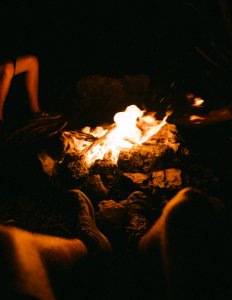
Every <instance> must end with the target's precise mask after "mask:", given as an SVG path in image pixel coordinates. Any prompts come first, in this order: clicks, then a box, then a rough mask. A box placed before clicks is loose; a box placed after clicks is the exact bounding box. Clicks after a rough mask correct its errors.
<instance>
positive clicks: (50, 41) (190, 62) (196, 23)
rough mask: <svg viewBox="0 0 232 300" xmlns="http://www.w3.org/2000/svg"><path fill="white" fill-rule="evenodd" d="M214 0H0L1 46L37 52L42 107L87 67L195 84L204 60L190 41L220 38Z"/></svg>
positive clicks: (13, 50) (16, 51)
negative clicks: (43, 0) (131, 0)
mask: <svg viewBox="0 0 232 300" xmlns="http://www.w3.org/2000/svg"><path fill="white" fill-rule="evenodd" d="M221 2H225V1H220V0H211V1H206V0H202V1H200V0H195V1H191V0H186V1H167V0H162V1H149V2H148V1H147V3H146V2H144V1H138V2H136V1H134V2H133V3H131V4H130V5H129V4H126V2H124V3H123V2H120V1H108V2H104V3H103V2H101V1H75V2H69V1H48V2H47V3H46V2H42V1H41V2H39V1H14V2H13V1H1V4H0V10H1V18H0V19H1V21H0V22H1V24H0V25H1V35H0V49H1V51H5V52H6V53H9V54H10V55H12V56H14V55H18V54H24V53H32V54H36V55H37V56H38V57H39V60H40V95H41V96H40V98H41V102H42V104H45V106H46V105H48V108H52V107H53V106H54V104H56V105H58V108H59V101H61V100H60V98H59V96H60V94H61V93H62V91H63V90H64V89H66V88H68V87H69V86H72V85H73V84H74V83H75V82H76V81H77V80H78V79H80V78H82V77H83V76H86V75H89V74H106V75H109V76H116V77H117V76H121V75H125V74H148V75H149V76H151V77H152V78H154V79H155V80H157V81H158V82H161V83H163V82H165V84H166V85H167V86H169V85H170V83H172V82H175V83H176V82H177V84H179V85H181V87H182V84H183V82H191V81H194V82H196V83H195V84H196V85H197V84H200V82H201V79H200V80H199V79H197V78H198V76H199V73H200V71H198V70H201V69H202V68H203V69H204V68H205V67H206V68H207V67H208V66H205V62H203V60H201V59H199V58H198V57H197V55H196V53H195V50H194V47H195V46H196V45H197V46H199V45H200V47H206V48H207V47H208V46H209V45H211V44H212V42H213V43H216V45H217V44H218V45H222V44H226V43H227V32H226V30H225V28H224V27H225V26H224V25H225V24H224V23H225V22H224V20H223V16H224V15H223V12H222V11H221V6H220V3H221ZM199 77H200V76H199ZM164 86H165V85H164ZM181 87H180V88H181ZM167 93H168V92H167ZM54 101H55V103H54ZM46 103H49V104H46ZM62 105H63V104H62ZM62 105H61V106H62ZM65 105H68V103H67V104H65Z"/></svg>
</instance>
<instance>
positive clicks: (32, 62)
mask: <svg viewBox="0 0 232 300" xmlns="http://www.w3.org/2000/svg"><path fill="white" fill-rule="evenodd" d="M27 62H28V65H29V68H30V69H34V70H35V69H38V68H39V59H38V57H37V56H36V55H29V56H27Z"/></svg>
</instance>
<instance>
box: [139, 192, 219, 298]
mask: <svg viewBox="0 0 232 300" xmlns="http://www.w3.org/2000/svg"><path fill="white" fill-rule="evenodd" d="M222 208H223V206H222V203H221V202H220V201H219V200H218V199H214V198H211V197H208V196H207V195H205V194H203V193H202V192H200V191H198V190H195V189H192V188H185V189H183V190H182V191H180V192H179V193H177V195H176V196H175V197H174V198H172V199H171V200H170V201H169V202H168V204H167V205H166V207H165V208H164V210H163V213H162V215H161V217H160V218H159V219H158V221H157V222H156V223H155V224H154V225H153V227H152V228H151V229H150V230H149V231H148V232H147V233H146V234H145V235H144V236H143V237H142V239H141V240H140V244H139V246H140V251H141V252H142V253H144V254H146V255H147V257H152V256H153V255H154V254H155V253H156V252H155V250H156V248H157V245H159V246H160V249H161V255H162V264H163V269H164V275H165V277H166V280H167V289H168V297H169V298H170V299H178V300H179V299H222V297H223V296H222V291H223V293H224V288H223V284H222V274H223V272H224V271H223V270H224V267H223V265H224V263H223V261H222V257H223V255H222V252H223V251H224V250H223V249H224V247H223V234H222V232H223V226H222V219H221V217H222V213H221V212H222V211H223V210H222ZM212 295H214V296H215V295H217V296H218V297H217V296H215V298H211V296H212ZM219 295H220V296H219ZM223 299H224V298H223Z"/></svg>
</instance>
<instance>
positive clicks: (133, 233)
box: [125, 191, 150, 247]
mask: <svg viewBox="0 0 232 300" xmlns="http://www.w3.org/2000/svg"><path fill="white" fill-rule="evenodd" d="M125 208H126V210H127V215H128V226H127V227H126V230H127V232H128V235H129V241H128V243H129V247H131V245H134V244H136V243H137V242H138V241H139V239H140V238H141V237H142V236H143V235H144V234H145V233H146V231H147V230H148V227H149V213H150V210H149V209H150V207H149V205H148V199H147V196H146V195H145V194H144V193H143V192H140V191H135V192H133V193H132V194H130V196H129V197H128V199H127V201H126V204H125Z"/></svg>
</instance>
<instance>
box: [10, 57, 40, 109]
mask: <svg viewBox="0 0 232 300" xmlns="http://www.w3.org/2000/svg"><path fill="white" fill-rule="evenodd" d="M20 73H25V84H26V90H27V93H28V97H29V104H30V108H31V111H32V112H39V110H40V107H39V99H38V82H39V61H38V58H37V57H36V56H33V55H27V56H22V57H19V58H17V61H16V67H15V75H18V74H20Z"/></svg>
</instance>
